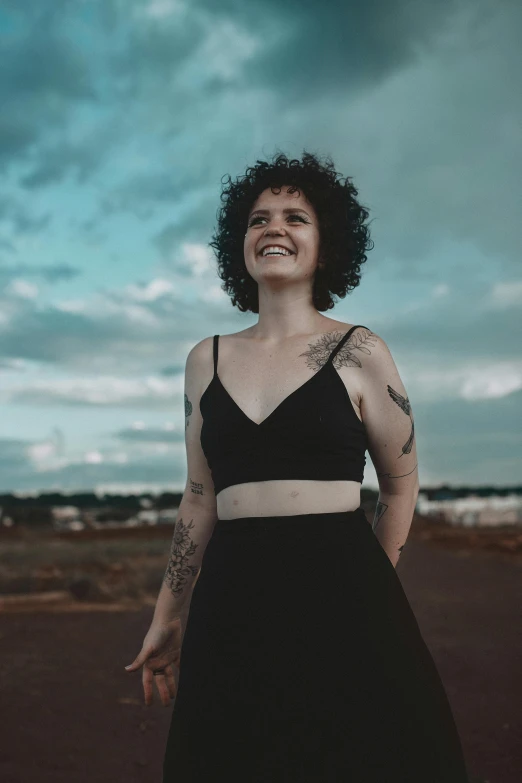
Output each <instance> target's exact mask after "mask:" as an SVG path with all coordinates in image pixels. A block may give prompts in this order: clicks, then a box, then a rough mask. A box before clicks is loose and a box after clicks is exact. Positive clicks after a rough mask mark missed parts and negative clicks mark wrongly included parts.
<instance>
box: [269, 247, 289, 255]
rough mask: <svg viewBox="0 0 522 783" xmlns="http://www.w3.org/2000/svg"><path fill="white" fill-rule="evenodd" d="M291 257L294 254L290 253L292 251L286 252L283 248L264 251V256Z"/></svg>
mask: <svg viewBox="0 0 522 783" xmlns="http://www.w3.org/2000/svg"><path fill="white" fill-rule="evenodd" d="M291 255H292V253H290V251H288V250H284V249H283V248H277V247H275V246H270V247H268V248H265V249H264V250H263V256H291Z"/></svg>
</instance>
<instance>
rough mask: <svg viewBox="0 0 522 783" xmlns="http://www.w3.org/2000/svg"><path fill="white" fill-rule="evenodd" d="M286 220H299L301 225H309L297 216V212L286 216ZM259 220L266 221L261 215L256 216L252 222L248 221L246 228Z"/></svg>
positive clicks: (307, 221)
mask: <svg viewBox="0 0 522 783" xmlns="http://www.w3.org/2000/svg"><path fill="white" fill-rule="evenodd" d="M288 219H289V220H290V219H292V220H300V221H301V223H309V222H310V221H309V220H306V218H304V217H303V216H302V215H298V214H297V212H294V213H293V214H292V215H288ZM259 220H266V218H264V217H263V216H262V215H258V216H257V217H254V218H252V220H251V221H250V223H249V224H248V226H249V227H250V226H253V225H255V224H256V223H257V222H258V221H259Z"/></svg>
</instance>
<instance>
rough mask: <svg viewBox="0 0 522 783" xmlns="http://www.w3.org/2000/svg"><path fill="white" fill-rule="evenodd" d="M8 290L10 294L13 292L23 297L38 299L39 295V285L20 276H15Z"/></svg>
mask: <svg viewBox="0 0 522 783" xmlns="http://www.w3.org/2000/svg"><path fill="white" fill-rule="evenodd" d="M6 291H7V293H8V294H13V295H14V296H18V297H20V298H21V299H36V297H37V296H38V286H36V285H34V283H29V282H28V281H27V280H23V279H22V278H18V277H15V278H13V280H11V281H10V282H9V285H8V286H7V287H6Z"/></svg>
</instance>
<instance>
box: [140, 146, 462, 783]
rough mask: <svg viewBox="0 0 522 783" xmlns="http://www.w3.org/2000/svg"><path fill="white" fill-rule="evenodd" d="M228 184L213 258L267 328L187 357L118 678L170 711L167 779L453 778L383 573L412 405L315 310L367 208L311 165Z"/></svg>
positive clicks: (340, 275) (408, 480)
mask: <svg viewBox="0 0 522 783" xmlns="http://www.w3.org/2000/svg"><path fill="white" fill-rule="evenodd" d="M227 185H228V187H226V188H225V189H224V191H223V194H222V200H223V202H224V204H223V206H222V208H221V211H220V214H219V218H218V230H217V233H216V234H215V235H214V237H213V240H214V241H213V242H212V243H210V244H211V246H212V247H213V248H215V250H216V251H217V256H218V262H219V274H220V277H221V279H222V280H223V281H224V286H223V288H224V290H226V291H227V292H228V293H229V294H230V295H231V297H232V303H233V304H234V305H237V306H238V308H239V309H240V310H241V311H242V312H246V311H250V312H254V313H259V318H258V322H257V323H256V324H255V325H254V326H251V327H249V328H247V329H244V330H242V331H240V332H237V333H235V334H230V335H225V336H221V337H220V336H218V335H215V336H214V337H207V338H206V339H204V340H202V341H201V342H199V343H198V344H197V345H196V346H195V347H194V348H193V349H192V350H191V351H190V353H189V355H188V359H187V364H186V372H185V414H186V429H185V436H186V446H187V462H188V477H187V485H186V488H185V491H184V494H183V498H182V501H181V504H180V508H179V514H178V518H177V521H176V527H175V532H174V538H173V543H172V549H171V556H170V560H169V563H168V566H167V570H166V573H165V577H164V582H163V585H162V588H161V590H160V594H159V596H158V601H157V604H156V608H155V612H154V618H153V622H152V625H151V628H150V630H149V632H148V634H147V636H146V637H145V640H144V643H143V647H142V650H141V652H140V654H139V655H138V657H137V658H136V660H135V661H134V663H133V664H131V666H130V667H129V670H131V671H135V670H137V669H139V668H140V667H143V670H142V678H143V687H144V693H145V702H146V703H147V704H150V703H151V702H152V682H153V681H154V682H155V683H156V687H157V689H158V693H159V695H160V697H161V700H162V702H163V704H165V705H168V704H169V703H170V700H171V699H172V698H174V697H175V698H176V700H175V703H174V709H173V714H172V720H171V726H170V732H169V736H168V740H167V747H166V753H165V759H164V767H163V782H164V783H171V781H183V783H188V781H198V782H199V781H211V780H214V778H215V777H216V778H217V776H220V777H221V775H223V776H224V779H227V780H228V781H234V782H235V781H238V782H239V781H242V783H243V782H244V783H252V782H253V781H264V782H266V783H268V781H270V782H273V781H285V783H288V781H299V783H303V781H314V782H315V783H325V781H332V783H333V781H341V780H342V781H353V783H377V781H379V783H384V782H385V781H386V783H389V782H392V781H400V783H410V782H411V783H464V782H465V781H467V775H466V769H465V763H464V759H463V756H462V750H461V745H460V741H459V737H458V734H457V729H456V726H455V723H454V720H453V716H452V713H451V709H450V705H449V703H448V700H447V697H446V694H445V691H444V688H443V685H442V682H441V680H440V677H439V675H438V672H437V670H436V668H435V664H434V662H433V659H432V657H431V655H430V652H429V651H428V648H427V647H426V644H425V643H424V641H423V639H422V637H421V634H420V631H419V627H418V625H417V622H416V619H415V617H414V615H413V612H412V610H411V608H410V606H409V603H408V601H407V598H406V595H405V593H404V591H403V589H402V586H401V583H400V580H399V578H398V576H397V574H396V571H395V566H396V564H397V561H398V559H399V556H400V553H401V551H402V549H403V547H404V544H405V542H406V538H407V535H408V531H409V527H410V525H411V520H412V516H413V512H414V509H415V503H416V498H417V494H418V489H419V482H418V469H417V454H416V444H415V438H414V427H413V415H412V410H411V406H410V403H409V400H408V396H407V393H406V390H405V388H404V385H403V383H402V381H401V379H400V377H399V373H398V371H397V368H396V366H395V363H394V361H393V358H392V356H391V354H390V351H389V349H388V346H387V345H386V343H385V341H384V340H383V339H382V337H380V336H379V335H377V334H376V333H375V332H373V331H372V330H371V329H370V328H369V327H367V326H365V325H362V324H347V323H344V322H343V321H337V320H334V319H331V318H327V317H325V316H324V315H322V312H324V311H326V310H329V309H331V308H332V307H333V305H334V298H333V296H334V295H337V296H339V297H341V298H342V297H344V296H345V295H346V293H347V292H348V291H349V290H352V289H354V288H355V287H356V286H357V285H358V284H359V281H360V267H361V264H362V263H364V262H365V261H366V254H365V251H366V250H367V249H369V248H370V249H371V247H372V243H371V240H370V238H369V230H368V226H367V225H365V221H366V219H367V218H368V212H367V211H366V210H365V209H364V208H363V207H362V206H361V205H360V204H359V203H358V202H357V200H356V196H357V190H356V189H355V187H354V186H353V185H352V184H351V183H350V182H349V181H348V178H345V180H344V183H343V182H342V181H341V180H340V178H339V176H338V175H337V174H336V172H335V171H334V169H333V163H332V161H331V159H329V158H327V159H326V161H325V162H321V161H320V160H319V159H318V158H317V157H316V156H314V155H312V154H308V153H306V152H305V153H304V154H303V158H302V161H299V160H288V159H287V157H286V156H285V155H284V154H279V155H277V156H276V157H275V159H274V160H273V161H272V162H271V163H266V162H263V161H257V166H255V167H252V168H249V169H248V170H247V172H246V175H245V176H244V177H243V178H239V179H238V180H237V181H236V182H235V183H232V182H231V180H230V178H229V181H228V183H227ZM366 450H368V452H369V454H370V456H371V459H372V462H373V464H374V466H375V468H376V471H377V475H378V479H379V502H378V504H377V510H376V513H375V518H374V520H373V523H372V525H370V523H369V522H368V520H367V518H366V516H365V513H364V511H363V509H362V507H361V505H360V487H361V483H362V479H363V470H364V464H365V451H366ZM189 601H190V614H189V615H188V619H187V611H188V603H189ZM182 620H184V621H183V622H182ZM182 626H183V627H184V635H183V637H182ZM181 641H183V648H182V652H181ZM173 667H176V670H177V672H176V673H177V674H178V670H179V676H178V681H177V683H176V678H175V677H174V669H173ZM225 776H226V777H225Z"/></svg>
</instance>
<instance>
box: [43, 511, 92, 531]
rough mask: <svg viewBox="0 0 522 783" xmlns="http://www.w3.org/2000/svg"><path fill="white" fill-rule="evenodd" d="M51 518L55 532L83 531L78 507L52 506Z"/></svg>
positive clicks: (83, 525)
mask: <svg viewBox="0 0 522 783" xmlns="http://www.w3.org/2000/svg"><path fill="white" fill-rule="evenodd" d="M51 516H52V520H53V527H54V529H55V530H83V529H84V527H85V524H84V522H83V521H82V518H81V511H80V509H79V508H78V506H52V507H51Z"/></svg>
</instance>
